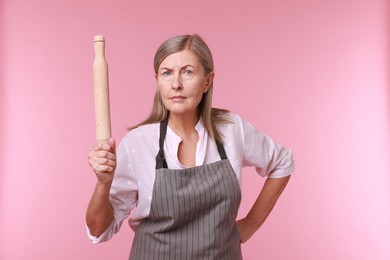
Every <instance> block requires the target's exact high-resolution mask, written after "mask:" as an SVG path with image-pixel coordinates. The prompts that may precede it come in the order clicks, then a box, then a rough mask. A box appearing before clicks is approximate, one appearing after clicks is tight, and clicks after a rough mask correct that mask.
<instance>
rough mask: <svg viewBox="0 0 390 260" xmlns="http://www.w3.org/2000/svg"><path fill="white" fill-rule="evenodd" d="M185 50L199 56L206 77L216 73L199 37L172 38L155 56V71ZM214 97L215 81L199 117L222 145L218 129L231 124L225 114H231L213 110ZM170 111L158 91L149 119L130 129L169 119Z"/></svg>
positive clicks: (204, 44) (205, 46) (203, 99)
mask: <svg viewBox="0 0 390 260" xmlns="http://www.w3.org/2000/svg"><path fill="white" fill-rule="evenodd" d="M183 50H190V51H192V52H193V53H194V54H195V55H196V56H198V58H199V61H200V63H201V64H202V66H203V68H204V70H205V73H206V75H208V74H210V73H212V72H214V62H213V57H212V54H211V52H210V49H209V48H208V46H207V45H206V43H205V42H204V41H203V39H202V38H201V37H200V36H199V35H197V34H193V35H178V36H174V37H172V38H169V39H168V40H166V41H165V42H163V43H162V44H161V45H160V47H159V48H158V49H157V52H156V54H155V56H154V63H153V64H154V71H155V73H156V74H157V71H158V68H159V67H160V64H161V63H162V62H163V60H164V59H165V58H166V57H168V56H169V55H171V54H173V53H176V52H180V51H183ZM212 96H213V81H211V82H210V88H209V90H208V91H207V92H206V93H204V94H203V97H202V100H201V101H200V103H199V106H198V109H199V115H200V120H202V123H203V125H204V127H205V128H206V131H207V133H208V134H209V136H210V137H211V138H213V139H214V140H217V141H219V142H221V143H223V141H222V135H221V133H220V131H219V130H218V128H217V127H216V126H217V125H218V124H227V123H230V120H228V119H227V117H226V116H225V114H226V113H227V112H229V111H228V110H225V109H219V108H212V106H211V103H212ZM168 116H169V111H168V110H167V109H166V108H165V106H164V104H163V102H162V99H161V96H160V92H159V91H158V89H157V90H156V93H155V95H154V102H153V108H152V111H151V113H150V115H149V117H148V118H147V119H145V120H144V121H142V122H141V123H139V124H138V125H136V126H134V127H131V128H129V130H131V129H134V128H136V127H138V126H141V125H146V124H153V123H159V122H162V121H164V120H166V119H168Z"/></svg>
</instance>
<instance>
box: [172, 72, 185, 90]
mask: <svg viewBox="0 0 390 260" xmlns="http://www.w3.org/2000/svg"><path fill="white" fill-rule="evenodd" d="M182 88H183V85H182V80H181V77H180V75H177V74H176V75H174V76H173V78H172V89H175V90H178V89H182Z"/></svg>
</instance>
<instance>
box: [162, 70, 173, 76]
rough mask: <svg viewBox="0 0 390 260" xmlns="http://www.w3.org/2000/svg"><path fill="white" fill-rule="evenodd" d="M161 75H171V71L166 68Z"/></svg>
mask: <svg viewBox="0 0 390 260" xmlns="http://www.w3.org/2000/svg"><path fill="white" fill-rule="evenodd" d="M161 75H162V76H164V77H167V76H169V75H171V72H169V71H168V70H167V71H164V72H162V73H161Z"/></svg>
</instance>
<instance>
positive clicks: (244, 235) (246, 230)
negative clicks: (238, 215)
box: [236, 217, 258, 243]
mask: <svg viewBox="0 0 390 260" xmlns="http://www.w3.org/2000/svg"><path fill="white" fill-rule="evenodd" d="M236 224H237V228H238V231H239V232H240V242H241V243H245V242H246V241H248V240H249V238H251V237H252V236H253V234H254V233H255V232H256V231H257V229H258V227H257V225H256V224H255V223H253V221H251V220H250V219H249V218H247V217H246V218H243V219H241V220H238V221H237V222H236Z"/></svg>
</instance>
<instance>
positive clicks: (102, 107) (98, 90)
mask: <svg viewBox="0 0 390 260" xmlns="http://www.w3.org/2000/svg"><path fill="white" fill-rule="evenodd" d="M93 45H94V49H95V59H94V62H93V86H94V99H95V123H96V141H97V142H98V143H102V142H105V143H106V142H107V141H108V139H110V137H111V119H110V96H109V88H108V64H107V61H106V58H105V56H104V47H105V40H104V36H102V35H96V36H95V37H94V39H93Z"/></svg>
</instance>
